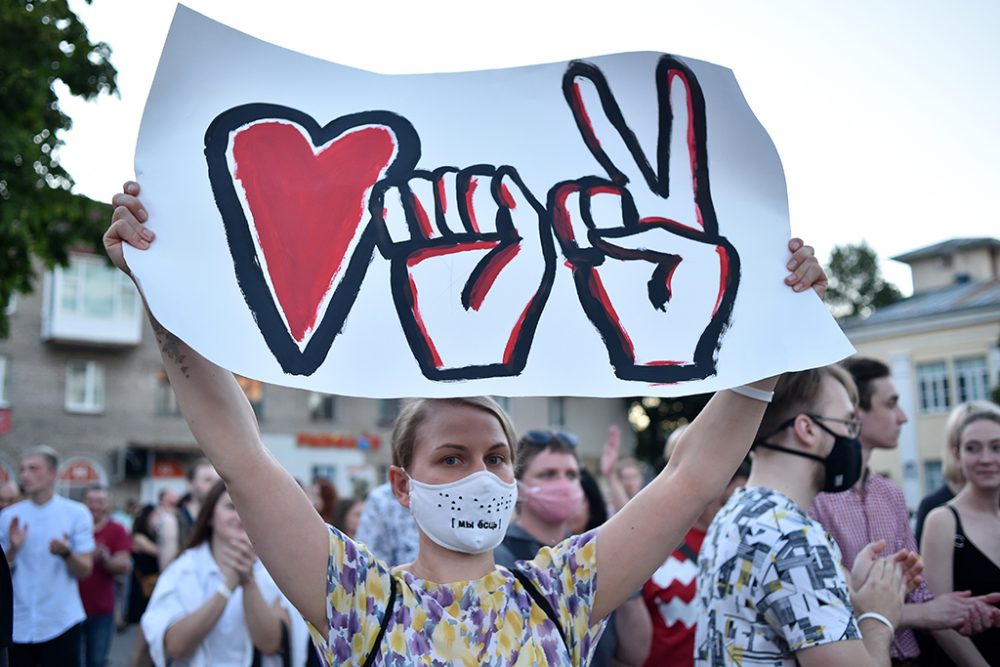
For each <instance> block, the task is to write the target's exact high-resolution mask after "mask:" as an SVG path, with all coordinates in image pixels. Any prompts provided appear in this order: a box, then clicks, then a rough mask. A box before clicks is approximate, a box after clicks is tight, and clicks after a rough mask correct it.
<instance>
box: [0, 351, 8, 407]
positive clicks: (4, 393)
mask: <svg viewBox="0 0 1000 667" xmlns="http://www.w3.org/2000/svg"><path fill="white" fill-rule="evenodd" d="M9 376H10V373H8V372H7V357H5V356H4V355H2V354H0V408H6V407H7V406H9V405H10V389H9V387H8V384H7V383H8V379H7V378H8V377H9Z"/></svg>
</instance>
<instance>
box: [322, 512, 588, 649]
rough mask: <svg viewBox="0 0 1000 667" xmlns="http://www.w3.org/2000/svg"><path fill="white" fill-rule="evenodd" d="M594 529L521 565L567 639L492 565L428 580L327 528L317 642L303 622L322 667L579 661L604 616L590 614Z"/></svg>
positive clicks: (519, 587)
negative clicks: (324, 629)
mask: <svg viewBox="0 0 1000 667" xmlns="http://www.w3.org/2000/svg"><path fill="white" fill-rule="evenodd" d="M595 538H596V532H595V531H591V532H588V533H584V534H583V535H577V536H574V537H571V538H569V539H567V540H565V541H563V542H561V543H560V544H558V545H556V546H555V547H553V548H544V549H542V550H541V551H540V552H539V553H538V555H537V556H536V557H535V559H534V560H531V561H523V562H521V563H520V564H519V565H520V568H521V570H522V571H523V572H524V573H525V574H526V575H527V577H528V579H530V580H531V582H532V583H534V584H535V587H536V588H537V589H538V591H539V592H540V593H541V594H542V595H543V596H544V597H545V598H546V600H547V601H548V602H549V604H550V605H551V607H552V609H553V610H554V611H555V613H556V615H557V617H558V618H559V623H560V625H561V626H562V630H563V633H564V634H565V635H566V641H565V642H564V641H563V638H562V636H560V634H559V629H557V628H556V626H555V624H554V623H553V622H552V621H551V620H550V619H549V617H548V616H547V615H546V614H545V612H544V611H543V610H542V609H541V608H540V607H539V605H538V604H536V603H535V602H533V600H532V598H531V596H530V594H529V593H528V592H527V590H525V588H524V587H523V586H522V585H521V583H520V582H518V581H517V579H516V578H515V577H514V575H513V574H511V572H510V570H507V569H506V568H503V567H498V568H497V569H495V570H493V571H492V572H490V573H489V574H487V575H486V576H485V577H483V578H481V579H476V580H474V581H460V582H453V583H449V584H436V583H433V582H430V581H425V580H423V579H418V578H417V577H414V576H413V575H412V574H410V573H409V572H402V573H398V574H390V572H389V568H388V567H387V566H386V565H385V564H384V563H382V562H381V561H379V560H378V559H376V558H375V557H374V556H373V555H372V554H371V552H370V551H368V549H366V548H365V546H364V545H363V544H359V543H356V542H353V541H352V540H350V539H349V538H347V537H345V536H344V535H343V534H342V533H340V531H338V530H337V529H336V528H333V527H331V528H330V561H329V567H328V570H327V597H326V607H327V621H328V624H329V625H328V628H329V635H328V636H329V639H328V640H327V641H324V640H323V638H322V636H321V634H320V633H319V632H318V631H317V630H316V628H314V627H312V626H310V628H309V631H310V633H311V634H312V637H313V641H314V642H315V644H316V646H317V648H318V649H319V653H320V655H321V656H322V658H323V659H324V661H325V663H326V664H328V665H363V664H364V663H365V660H367V658H368V654H369V653H370V652H372V651H373V650H374V651H375V652H376V657H375V659H374V662H373V664H374V665H378V666H387V667H397V666H402V665H434V666H437V665H467V666H468V667H479V666H480V665H489V666H491V667H499V666H501V665H518V666H521V665H523V666H528V665H586V664H588V663H589V661H590V658H591V653H592V649H593V648H594V646H596V645H597V640H598V639H599V638H600V635H601V632H602V631H603V630H604V621H603V620H598V621H594V620H593V619H591V609H592V607H593V603H594V596H595V594H596V592H597V586H596V584H597V579H596V574H597V571H596V563H597V553H596V540H595ZM389 577H394V578H395V579H396V589H397V595H396V601H395V604H394V605H393V611H392V616H391V617H390V620H389V624H388V626H387V627H386V632H385V636H384V637H383V638H382V641H381V642H380V643H379V645H378V646H373V644H374V642H375V639H376V638H377V637H378V634H379V628H380V625H381V622H382V618H383V616H384V615H385V612H386V606H387V605H388V602H389V594H390V581H389Z"/></svg>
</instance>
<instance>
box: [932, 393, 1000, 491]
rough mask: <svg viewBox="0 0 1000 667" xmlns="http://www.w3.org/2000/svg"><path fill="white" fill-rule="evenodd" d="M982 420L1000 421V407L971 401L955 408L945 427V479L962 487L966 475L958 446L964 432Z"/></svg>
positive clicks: (943, 464) (942, 462)
mask: <svg viewBox="0 0 1000 667" xmlns="http://www.w3.org/2000/svg"><path fill="white" fill-rule="evenodd" d="M980 419H992V420H994V421H1000V406H998V405H997V404H996V403H993V402H992V401H969V402H968V403H962V404H960V405H957V406H955V409H954V410H952V411H951V414H949V415H948V421H947V422H945V425H944V456H943V458H942V461H941V468H942V471H943V472H944V478H945V479H946V480H948V481H949V482H951V483H952V484H955V485H957V486H961V485H962V484H965V475H963V474H962V466H960V465H959V463H958V446H959V444H960V441H961V438H962V431H964V430H965V427H966V426H968V425H969V424H971V423H972V422H974V421H979V420H980Z"/></svg>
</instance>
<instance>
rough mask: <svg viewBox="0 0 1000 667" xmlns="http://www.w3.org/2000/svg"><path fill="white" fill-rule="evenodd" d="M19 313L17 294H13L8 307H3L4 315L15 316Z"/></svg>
mask: <svg viewBox="0 0 1000 667" xmlns="http://www.w3.org/2000/svg"><path fill="white" fill-rule="evenodd" d="M16 312H17V292H11V294H10V299H8V300H7V305H6V306H4V307H3V313H4V315H13V314H14V313H16Z"/></svg>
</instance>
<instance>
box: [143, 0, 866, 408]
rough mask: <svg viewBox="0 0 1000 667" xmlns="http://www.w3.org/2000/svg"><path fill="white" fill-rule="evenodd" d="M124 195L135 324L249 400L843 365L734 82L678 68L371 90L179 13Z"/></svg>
mask: <svg viewBox="0 0 1000 667" xmlns="http://www.w3.org/2000/svg"><path fill="white" fill-rule="evenodd" d="M136 177H137V179H138V180H139V182H140V183H141V184H142V188H143V190H142V192H143V194H142V197H143V201H144V203H145V205H146V208H147V210H148V211H149V213H150V222H149V226H150V227H151V228H152V229H153V230H154V231H155V232H156V235H157V241H156V243H155V244H153V247H152V249H151V250H149V251H137V250H135V249H131V248H129V249H128V250H127V260H128V262H129V265H130V267H131V268H132V270H133V273H134V275H135V276H136V279H137V282H138V283H139V285H140V288H141V289H142V291H143V294H144V295H145V297H146V299H147V301H148V303H149V306H150V308H151V310H152V311H153V313H154V315H155V316H156V317H157V318H158V319H159V320H160V321H161V322H162V323H163V324H164V325H165V326H166V327H167V328H169V329H170V330H172V331H173V332H174V333H175V334H176V335H177V336H178V337H180V338H181V339H183V340H185V341H186V342H187V343H188V344H190V345H191V346H192V347H194V348H195V349H196V350H198V351H199V352H200V353H201V354H203V355H205V356H206V357H207V358H209V359H211V360H212V361H214V362H216V363H217V364H219V365H221V366H223V367H225V368H228V369H230V370H232V371H234V372H237V373H240V374H241V375H245V376H249V377H253V378H256V379H259V380H262V381H265V382H269V383H275V384H283V385H288V386H293V387H302V388H310V389H313V390H316V391H324V392H331V393H340V394H351V395H358V396H371V397H385V396H455V395H471V394H498V395H507V396H510V395H586V396H633V395H661V396H670V395H681V394H692V393H700V392H706V391H713V390H716V389H721V388H725V387H729V386H734V385H738V384H743V383H746V382H749V381H752V380H755V379H759V378H762V377H766V376H770V375H774V374H777V373H780V372H783V371H789V370H799V369H802V368H808V367H814V366H819V365H823V364H827V363H832V362H834V361H836V360H838V359H841V358H843V357H844V356H847V355H849V354H850V353H851V352H852V348H851V346H850V343H849V342H848V341H847V340H846V338H845V337H844V336H843V334H842V333H841V332H840V330H839V328H838V327H837V324H836V322H835V321H834V320H833V319H832V318H831V317H830V315H829V314H828V313H827V311H826V308H825V306H824V305H823V304H822V302H821V301H820V300H819V298H818V297H817V296H816V295H815V294H814V293H813V292H812V291H811V290H809V291H807V292H805V293H795V292H793V291H792V290H791V289H789V288H788V287H787V286H786V285H785V284H784V283H783V278H784V276H785V275H786V274H787V271H786V269H785V263H786V261H787V259H788V249H787V242H788V239H789V238H790V236H791V233H790V231H789V221H788V210H787V209H788V207H787V200H786V192H785V182H784V175H783V173H782V169H781V162H780V160H779V158H778V154H777V152H776V150H775V148H774V146H773V144H772V143H771V141H770V139H769V137H768V136H767V133H766V132H765V131H764V129H763V128H762V127H761V125H760V123H759V122H758V121H757V119H756V118H755V117H754V115H753V113H752V111H751V110H750V108H749V106H748V105H747V103H746V101H745V99H744V98H743V95H742V93H741V91H740V89H739V86H738V84H737V82H736V79H735V77H734V76H733V73H732V72H731V71H730V70H728V69H726V68H723V67H720V66H717V65H713V64H709V63H705V62H701V61H698V60H692V59H689V58H684V57H682V56H677V55H671V54H668V53H653V52H641V53H623V54H615V55H601V56H594V57H580V58H578V59H575V60H572V61H567V62H558V63H548V64H541V65H535V66H530V67H518V68H511V69H499V70H488V71H476V72H461V73H449V74H411V75H384V74H377V73H372V72H367V71H362V70H358V69H353V68H349V67H344V66H341V65H337V64H335V63H331V62H327V61H323V60H319V59H316V58H312V57H309V56H306V55H303V54H300V53H296V52H294V51H290V50H287V49H283V48H280V47H277V46H274V45H271V44H268V43H266V42H263V41H260V40H257V39H255V38H253V37H251V36H248V35H245V34H243V33H240V32H238V31H236V30H233V29H231V28H229V27H227V26H224V25H222V24H219V23H216V22H214V21H212V20H210V19H207V18H205V17H203V16H201V15H199V14H197V13H195V12H193V11H191V10H190V9H187V8H186V7H183V6H179V7H178V9H177V13H176V15H175V17H174V21H173V24H172V26H171V29H170V33H169V35H168V38H167V41H166V44H165V46H164V50H163V54H162V56H161V59H160V64H159V67H158V69H157V73H156V78H155V80H154V83H153V87H152V90H151V92H150V95H149V99H148V101H147V105H146V110H145V114H144V116H143V121H142V127H141V130H140V136H139V142H138V148H137V152H136ZM806 240H807V241H808V239H806Z"/></svg>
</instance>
